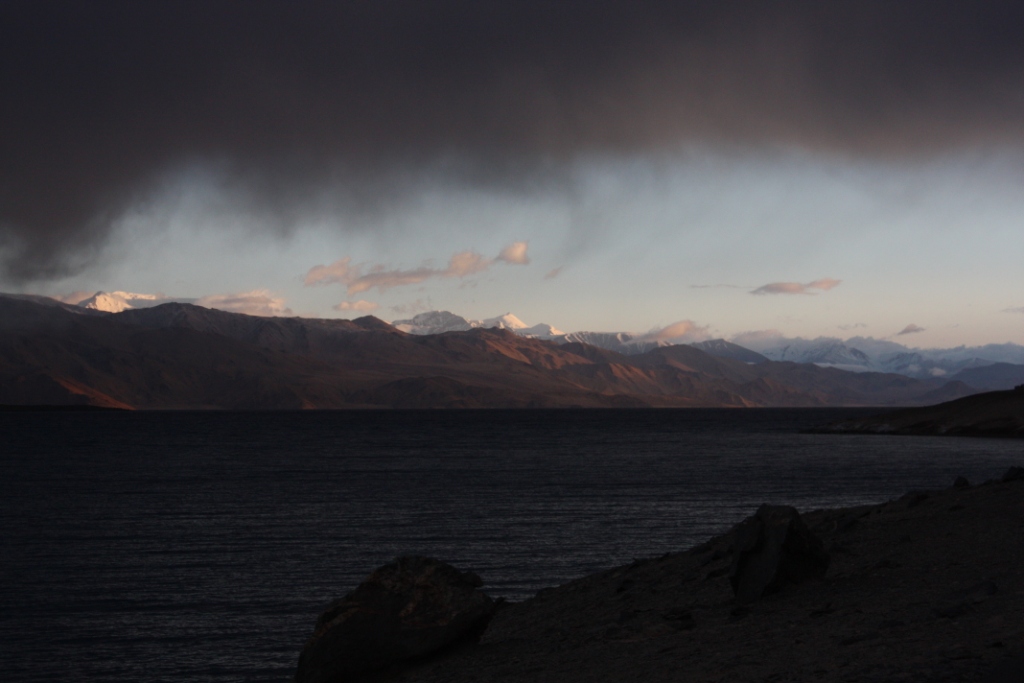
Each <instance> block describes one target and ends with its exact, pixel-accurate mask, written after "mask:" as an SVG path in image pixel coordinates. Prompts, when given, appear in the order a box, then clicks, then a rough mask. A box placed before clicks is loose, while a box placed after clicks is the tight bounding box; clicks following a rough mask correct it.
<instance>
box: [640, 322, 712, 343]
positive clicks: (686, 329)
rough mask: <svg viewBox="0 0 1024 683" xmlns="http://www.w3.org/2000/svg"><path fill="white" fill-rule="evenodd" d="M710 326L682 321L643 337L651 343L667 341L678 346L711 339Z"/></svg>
mask: <svg viewBox="0 0 1024 683" xmlns="http://www.w3.org/2000/svg"><path fill="white" fill-rule="evenodd" d="M708 329H709V328H708V326H706V325H698V324H697V323H695V322H694V321H692V320H680V321H679V322H675V323H672V324H671V325H669V326H667V327H663V328H661V329H660V330H654V331H653V332H648V333H647V334H645V335H643V337H642V339H644V340H649V341H665V342H673V343H676V344H683V343H686V342H697V341H705V340H707V339H710V338H711V335H710V334H709V332H708Z"/></svg>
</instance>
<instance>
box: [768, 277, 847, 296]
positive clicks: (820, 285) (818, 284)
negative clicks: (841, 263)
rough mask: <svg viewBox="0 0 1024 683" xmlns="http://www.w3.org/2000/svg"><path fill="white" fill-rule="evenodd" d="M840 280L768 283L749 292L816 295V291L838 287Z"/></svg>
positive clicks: (823, 279) (827, 278) (822, 279)
mask: <svg viewBox="0 0 1024 683" xmlns="http://www.w3.org/2000/svg"><path fill="white" fill-rule="evenodd" d="M841 282H842V280H835V279H833V278H829V277H825V278H821V279H820V280H815V281H814V282H808V283H806V284H801V283H799V282H770V283H768V284H767V285H761V286H760V287H758V288H757V289H755V290H753V291H752V292H750V293H751V294H817V292H816V291H812V290H818V291H822V292H826V291H828V290H830V289H833V288H835V287H838V286H839V284H840V283H841Z"/></svg>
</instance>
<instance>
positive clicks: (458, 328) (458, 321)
mask: <svg viewBox="0 0 1024 683" xmlns="http://www.w3.org/2000/svg"><path fill="white" fill-rule="evenodd" d="M391 324H392V325H394V326H395V328H397V329H399V330H401V331H402V332H407V333H409V334H442V333H444V332H462V331H465V330H468V329H471V328H473V327H476V325H473V324H471V323H470V322H469V321H468V320H466V319H465V318H463V317H462V316H461V315H455V314H454V313H452V312H451V311H427V312H426V313H418V314H417V315H414V316H413V317H411V318H409V319H407V320H396V321H394V322H393V323H391Z"/></svg>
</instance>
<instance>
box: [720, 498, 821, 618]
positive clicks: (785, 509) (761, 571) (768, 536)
mask: <svg viewBox="0 0 1024 683" xmlns="http://www.w3.org/2000/svg"><path fill="white" fill-rule="evenodd" d="M732 557H733V561H732V568H731V569H730V571H729V581H730V583H732V589H733V592H734V593H735V594H736V601H737V602H740V603H745V602H753V601H754V600H757V599H758V598H760V597H761V596H763V595H769V594H771V593H775V592H777V591H779V590H781V589H782V587H783V586H785V585H786V584H798V583H803V582H804V581H807V580H809V579H820V578H821V577H823V576H824V575H825V572H826V571H827V570H828V563H829V557H828V553H826V552H825V548H824V547H823V546H822V543H821V540H820V539H819V538H818V537H817V536H815V535H814V534H812V533H811V531H810V529H808V528H807V525H806V524H804V522H803V520H802V519H800V513H798V512H797V511H796V508H793V507H789V506H788V505H762V506H761V507H760V508H759V509H758V511H757V512H756V513H755V514H754V515H752V516H750V517H748V518H747V519H746V520H744V521H743V522H741V523H740V525H739V526H738V527H737V528H736V531H735V541H734V545H733V555H732Z"/></svg>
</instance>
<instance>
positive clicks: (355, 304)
mask: <svg viewBox="0 0 1024 683" xmlns="http://www.w3.org/2000/svg"><path fill="white" fill-rule="evenodd" d="M378 308H380V304H376V303H374V302H372V301H365V300H363V299H360V300H359V301H342V302H341V303H340V304H338V305H336V306H334V310H336V311H359V312H361V313H369V312H370V311H376V310H377V309H378Z"/></svg>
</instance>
